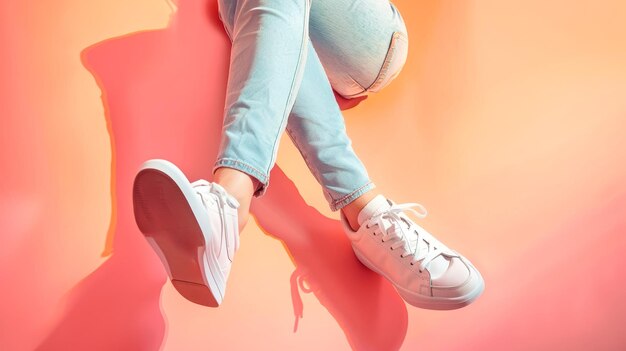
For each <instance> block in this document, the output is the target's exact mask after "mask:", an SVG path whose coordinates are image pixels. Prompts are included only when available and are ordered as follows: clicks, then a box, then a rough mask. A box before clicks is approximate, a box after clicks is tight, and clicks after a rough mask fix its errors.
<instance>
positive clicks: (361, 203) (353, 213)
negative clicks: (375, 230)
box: [341, 190, 378, 231]
mask: <svg viewBox="0 0 626 351" xmlns="http://www.w3.org/2000/svg"><path fill="white" fill-rule="evenodd" d="M376 195H378V192H374V191H372V190H370V191H368V192H366V193H363V194H362V195H361V196H359V197H357V198H356V199H354V200H353V201H352V202H350V203H349V204H347V205H345V206H344V207H342V208H341V211H342V212H343V214H344V216H346V219H347V220H348V224H350V227H351V228H352V230H354V231H357V230H359V227H360V225H359V221H358V218H359V213H360V212H361V210H362V209H363V208H364V207H365V205H367V204H368V203H369V202H370V201H371V200H372V199H373V198H374V197H376Z"/></svg>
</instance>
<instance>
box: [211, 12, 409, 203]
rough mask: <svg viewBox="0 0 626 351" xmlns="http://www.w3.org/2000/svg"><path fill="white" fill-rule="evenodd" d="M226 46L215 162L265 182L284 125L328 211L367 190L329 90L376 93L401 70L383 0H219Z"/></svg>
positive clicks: (401, 33) (404, 42)
mask: <svg viewBox="0 0 626 351" xmlns="http://www.w3.org/2000/svg"><path fill="white" fill-rule="evenodd" d="M218 9H219V17H220V19H221V21H222V24H223V26H224V29H225V30H226V33H227V34H228V36H229V38H230V40H231V42H232V48H231V53H230V69H229V76H228V83H227V92H226V101H225V105H224V124H223V129H222V138H221V142H220V151H219V153H218V156H217V159H216V161H215V165H214V167H213V173H215V171H216V170H217V169H218V168H220V167H230V168H235V169H238V170H240V171H242V172H244V173H247V174H249V175H251V176H252V177H254V178H256V179H258V180H259V183H260V185H259V187H258V188H257V189H255V192H254V196H256V197H259V196H261V195H263V194H264V193H265V191H266V189H267V187H268V186H269V174H270V170H271V169H272V167H273V166H274V163H275V161H276V155H277V152H278V144H279V141H280V138H281V135H282V133H283V131H285V130H286V131H287V133H288V135H289V137H290V139H291V140H292V141H293V143H294V145H295V146H296V147H297V148H298V150H299V151H300V153H301V154H302V157H303V158H304V160H305V162H306V164H307V166H308V168H309V170H310V171H311V172H312V174H313V175H314V176H315V178H316V180H317V181H318V182H319V184H320V185H321V186H322V189H323V191H324V197H325V198H326V200H327V201H328V203H329V206H330V208H331V210H332V211H337V210H339V209H340V208H342V207H344V206H345V205H347V204H349V203H350V202H352V201H353V200H354V199H356V198H357V197H359V196H360V195H362V194H363V193H365V192H367V191H369V190H371V189H373V188H374V187H375V185H374V183H373V182H372V181H371V180H370V178H369V176H368V173H367V171H366V169H365V166H364V165H363V163H362V162H361V161H360V160H359V158H358V157H357V155H356V154H355V152H354V150H353V148H352V146H351V144H352V142H351V140H350V138H349V137H348V136H347V134H346V128H345V123H344V119H343V115H342V113H341V110H340V107H339V105H338V104H337V101H336V99H335V96H334V94H333V89H334V90H335V91H336V92H337V93H338V94H340V95H341V96H343V97H346V98H352V97H356V96H361V95H365V94H369V93H373V92H378V91H380V89H382V88H383V87H385V86H387V85H388V84H389V83H390V82H391V81H392V80H393V79H394V78H395V77H396V76H397V75H398V73H399V72H400V70H401V69H402V67H403V66H404V63H405V61H406V57H407V53H408V34H407V30H406V26H405V23H404V21H403V19H402V17H401V16H400V13H399V11H398V9H397V8H396V7H395V6H394V4H393V3H391V2H390V1H389V0H218Z"/></svg>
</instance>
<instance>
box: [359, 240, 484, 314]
mask: <svg viewBox="0 0 626 351" xmlns="http://www.w3.org/2000/svg"><path fill="white" fill-rule="evenodd" d="M354 253H355V255H356V257H357V258H358V259H359V261H361V263H363V265H364V266H366V267H367V268H369V269H371V270H372V271H374V272H376V273H378V274H380V275H381V276H383V277H384V278H385V279H387V280H388V281H389V282H390V283H391V284H392V285H393V286H394V287H395V288H396V291H397V292H398V294H400V296H401V297H402V298H403V299H404V301H406V302H407V303H409V304H410V305H413V306H415V307H419V308H424V309H429V310H455V309H458V308H461V307H465V306H467V305H469V304H471V303H472V302H474V301H475V300H476V299H477V298H478V297H479V296H480V295H481V294H482V293H483V291H484V290H485V282H484V280H483V278H482V276H481V275H480V272H478V270H477V269H476V268H475V267H474V266H473V265H472V264H471V263H470V262H469V261H468V260H467V259H464V261H465V262H466V263H468V264H469V265H470V266H471V267H472V268H473V270H474V272H476V274H477V275H478V277H477V278H478V279H479V282H480V284H479V285H478V286H476V287H475V288H474V290H472V291H471V292H469V293H467V294H465V295H462V296H458V297H454V298H449V297H427V296H424V295H419V294H415V293H414V292H412V291H409V290H406V289H404V288H402V287H401V286H399V285H398V284H396V283H395V282H394V281H393V280H392V279H391V278H389V277H388V276H387V275H386V274H385V273H383V272H381V271H380V270H378V268H376V266H374V265H373V264H372V263H371V262H370V261H369V260H368V259H367V258H365V257H364V256H362V255H361V254H360V253H359V252H358V250H356V249H354Z"/></svg>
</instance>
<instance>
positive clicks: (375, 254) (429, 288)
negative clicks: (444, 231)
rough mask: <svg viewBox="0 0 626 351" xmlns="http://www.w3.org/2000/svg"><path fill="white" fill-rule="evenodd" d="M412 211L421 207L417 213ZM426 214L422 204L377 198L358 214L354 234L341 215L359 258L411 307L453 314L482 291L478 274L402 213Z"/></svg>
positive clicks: (457, 255)
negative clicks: (383, 278)
mask: <svg viewBox="0 0 626 351" xmlns="http://www.w3.org/2000/svg"><path fill="white" fill-rule="evenodd" d="M410 207H418V208H419V209H420V210H421V212H418V211H416V210H414V209H412V208H410ZM405 209H407V210H409V211H411V212H413V213H415V214H416V215H417V216H418V217H420V218H423V217H425V216H426V210H425V209H424V207H423V206H422V205H420V204H416V203H406V204H396V203H394V202H393V201H391V200H388V199H386V198H385V197H384V196H382V195H377V196H376V197H375V198H374V199H372V200H371V201H370V202H369V203H368V204H367V205H366V206H365V207H364V208H363V209H362V210H361V212H360V213H359V216H358V222H359V225H360V227H359V230H357V231H354V230H352V228H351V227H350V224H349V223H348V220H347V219H346V217H345V216H344V214H343V212H341V223H342V226H343V229H344V231H345V232H346V233H347V234H348V237H349V238H350V239H351V240H352V248H353V249H354V252H355V254H356V256H357V258H358V259H359V260H360V261H361V262H362V263H363V264H364V265H365V266H367V267H368V268H370V269H371V270H373V271H374V272H377V273H378V274H380V275H382V276H384V277H385V278H387V279H388V280H389V281H390V282H391V283H392V284H393V285H394V286H395V288H396V290H397V291H398V293H399V294H400V296H402V298H403V299H404V300H405V301H406V302H408V303H409V304H411V305H413V306H417V307H421V308H427V309H436V310H449V309H455V308H460V307H463V306H466V305H468V304H470V303H471V302H473V301H474V300H476V298H478V296H480V294H481V293H482V292H483V290H484V281H483V278H482V277H481V275H480V273H479V272H478V270H477V269H476V268H475V267H474V266H473V265H472V264H471V263H470V261H469V260H467V259H466V258H465V257H463V256H461V255H460V254H459V253H457V252H456V251H454V250H451V249H449V248H448V247H446V246H445V245H444V244H442V243H441V242H439V241H438V240H437V239H435V238H434V237H433V236H432V235H431V234H430V233H429V232H427V231H426V230H425V229H424V228H422V227H420V226H419V225H417V224H416V223H414V222H413V221H412V220H411V219H410V218H409V217H408V216H407V215H406V214H405V213H403V212H402V210H405Z"/></svg>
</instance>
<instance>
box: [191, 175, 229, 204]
mask: <svg viewBox="0 0 626 351" xmlns="http://www.w3.org/2000/svg"><path fill="white" fill-rule="evenodd" d="M191 186H192V187H193V188H194V189H195V190H196V192H197V193H198V194H199V195H200V198H201V199H202V202H203V203H204V204H205V205H206V204H207V202H208V201H209V200H208V198H209V194H210V193H213V194H215V195H216V196H217V198H218V199H219V201H220V205H221V206H224V205H225V204H229V205H230V206H232V207H233V208H238V207H239V202H238V201H237V199H236V198H235V197H234V196H232V195H230V194H228V193H227V192H226V189H224V187H222V186H221V185H219V184H217V183H212V182H209V181H208V180H205V179H198V180H196V181H195V182H192V183H191Z"/></svg>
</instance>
